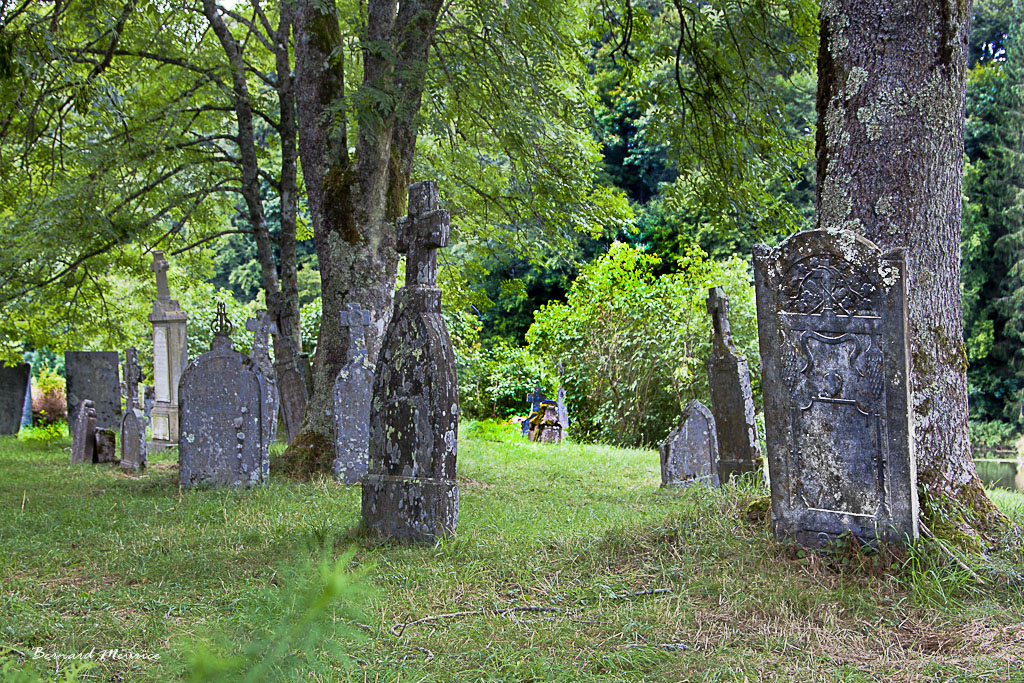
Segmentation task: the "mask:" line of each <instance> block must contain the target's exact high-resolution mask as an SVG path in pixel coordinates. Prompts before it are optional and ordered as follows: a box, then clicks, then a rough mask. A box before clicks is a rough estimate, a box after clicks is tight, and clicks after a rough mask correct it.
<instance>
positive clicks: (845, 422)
mask: <svg viewBox="0 0 1024 683" xmlns="http://www.w3.org/2000/svg"><path fill="white" fill-rule="evenodd" d="M754 283H755V288H756V292H757V322H758V332H759V336H760V345H761V373H762V381H761V387H762V393H763V396H764V413H765V431H766V437H767V444H768V467H769V473H770V478H771V491H772V522H773V526H774V529H775V534H776V536H779V537H789V538H792V539H794V540H796V541H797V542H798V543H801V544H803V545H807V546H816V545H823V544H825V543H827V542H829V541H830V540H832V539H834V538H836V536H838V535H839V534H841V533H843V532H845V531H850V532H852V533H853V534H854V535H855V536H856V537H857V538H859V539H860V540H861V541H863V542H867V543H871V542H873V541H875V540H876V539H878V538H881V539H884V540H886V541H891V542H903V541H906V540H908V539H909V540H911V541H912V540H913V539H916V538H917V536H918V500H917V482H916V469H915V463H914V450H913V442H914V440H913V432H912V422H911V417H910V410H909V405H910V390H909V386H908V379H907V378H908V374H909V366H908V355H909V354H908V351H907V348H908V347H907V322H906V290H905V287H906V266H905V263H904V257H903V254H902V252H888V253H884V254H883V253H882V251H881V250H880V249H879V248H878V247H877V246H875V245H874V244H873V243H872V242H870V241H868V240H866V239H864V238H863V237H861V236H859V235H856V234H854V233H852V232H847V231H838V230H837V231H825V230H813V231H809V232H802V233H798V234H796V235H793V236H792V237H790V238H788V239H787V240H786V241H784V242H782V243H781V244H780V245H779V246H777V247H775V248H774V249H770V248H768V247H765V246H760V245H759V246H758V247H756V248H755V250H754Z"/></svg>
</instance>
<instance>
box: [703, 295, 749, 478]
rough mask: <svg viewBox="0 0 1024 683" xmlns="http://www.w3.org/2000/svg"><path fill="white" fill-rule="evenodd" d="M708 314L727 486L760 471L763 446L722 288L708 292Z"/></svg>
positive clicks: (711, 376)
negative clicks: (734, 341) (745, 475)
mask: <svg viewBox="0 0 1024 683" xmlns="http://www.w3.org/2000/svg"><path fill="white" fill-rule="evenodd" d="M708 313H709V314H710V315H711V327H712V335H711V356H710V357H708V384H709V385H710V387H711V410H712V411H713V412H714V415H715V429H716V431H717V432H718V457H719V460H718V477H719V479H720V480H721V481H722V482H723V483H725V482H727V481H729V479H731V478H732V477H734V476H739V475H741V474H744V473H746V472H756V471H757V468H758V467H759V466H760V462H761V442H760V441H759V440H758V438H757V423H756V422H755V421H754V395H753V392H751V390H750V370H749V369H748V367H747V359H746V358H744V357H743V356H742V355H740V353H739V351H738V350H737V349H736V344H735V343H733V340H732V333H731V332H730V331H729V299H728V298H727V297H726V296H725V292H723V291H722V288H721V287H713V288H711V290H710V291H709V292H708Z"/></svg>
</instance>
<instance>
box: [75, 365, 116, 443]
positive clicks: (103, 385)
mask: <svg viewBox="0 0 1024 683" xmlns="http://www.w3.org/2000/svg"><path fill="white" fill-rule="evenodd" d="M117 366H118V359H117V351H66V352H65V353H64V376H65V378H66V379H67V403H68V424H69V425H73V424H75V422H76V421H77V420H78V405H79V403H81V402H82V400H83V399H86V398H88V399H89V400H90V401H92V403H93V407H94V408H95V410H96V425H97V426H98V427H103V428H109V427H118V426H120V424H121V381H120V379H118V372H117Z"/></svg>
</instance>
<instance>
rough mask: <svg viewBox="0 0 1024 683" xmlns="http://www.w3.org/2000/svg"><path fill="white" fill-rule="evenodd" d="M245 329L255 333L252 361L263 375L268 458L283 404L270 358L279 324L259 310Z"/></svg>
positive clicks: (264, 420)
mask: <svg viewBox="0 0 1024 683" xmlns="http://www.w3.org/2000/svg"><path fill="white" fill-rule="evenodd" d="M245 329H247V330H249V331H250V332H252V333H253V339H252V362H253V363H255V364H256V367H257V368H259V369H260V373H261V374H262V375H263V391H264V394H265V395H264V397H263V404H264V406H266V414H265V415H264V417H263V444H264V447H266V448H267V449H268V450H267V454H266V458H267V459H268V462H269V458H270V451H269V449H270V444H272V443H274V439H276V438H277V411H278V408H279V407H280V405H281V394H280V393H278V390H277V382H276V381H275V379H274V364H273V362H272V361H271V360H270V335H272V334H277V325H275V324H274V321H273V320H271V318H270V313H269V312H267V311H257V312H256V317H255V318H249V319H248V320H246V321H245Z"/></svg>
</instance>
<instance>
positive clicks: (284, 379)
mask: <svg viewBox="0 0 1024 683" xmlns="http://www.w3.org/2000/svg"><path fill="white" fill-rule="evenodd" d="M283 351H284V352H285V354H289V353H292V351H290V350H289V349H288V348H287V347H286V348H284V349H283ZM274 376H275V377H276V379H277V390H278V393H279V395H280V397H281V421H282V422H284V430H285V433H287V434H288V442H289V443H291V442H292V441H294V440H295V437H296V436H298V435H299V432H300V431H301V430H302V420H303V417H304V416H305V415H306V404H307V403H308V402H309V388H310V386H312V382H311V379H310V376H311V371H310V368H309V356H307V355H306V354H304V353H298V354H293V355H292V356H291V357H284V358H277V359H275V360H274Z"/></svg>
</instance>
